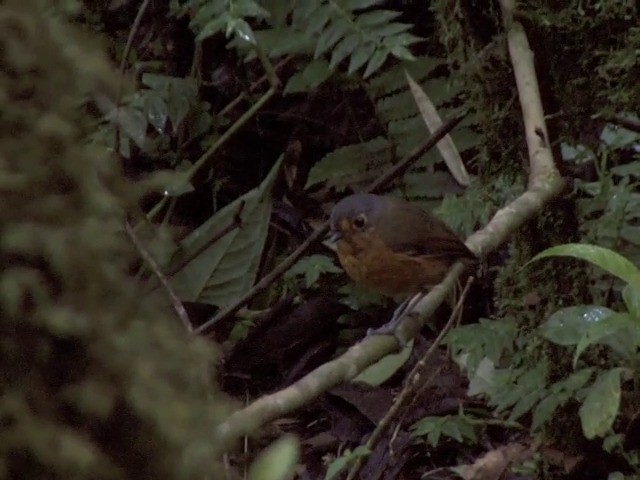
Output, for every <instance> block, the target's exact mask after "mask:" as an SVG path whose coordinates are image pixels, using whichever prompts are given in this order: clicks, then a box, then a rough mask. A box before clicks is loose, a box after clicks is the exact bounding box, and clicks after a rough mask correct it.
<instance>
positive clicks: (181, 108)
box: [168, 94, 190, 132]
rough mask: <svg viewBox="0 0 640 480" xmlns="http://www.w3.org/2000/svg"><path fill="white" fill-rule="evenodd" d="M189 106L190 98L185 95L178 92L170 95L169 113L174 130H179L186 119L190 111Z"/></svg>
mask: <svg viewBox="0 0 640 480" xmlns="http://www.w3.org/2000/svg"><path fill="white" fill-rule="evenodd" d="M189 107H190V104H189V98H187V97H186V96H185V95H180V94H177V95H170V96H169V105H168V115H169V120H171V125H172V126H173V131H174V132H176V131H178V128H179V127H180V124H181V123H182V120H184V117H186V116H187V113H189Z"/></svg>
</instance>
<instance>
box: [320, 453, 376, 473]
mask: <svg viewBox="0 0 640 480" xmlns="http://www.w3.org/2000/svg"><path fill="white" fill-rule="evenodd" d="M370 454H371V451H370V450H369V449H368V448H367V447H365V446H364V445H360V446H359V447H357V448H356V449H355V450H354V451H353V452H352V451H351V450H348V449H347V450H345V452H344V453H343V454H342V455H341V456H340V457H337V458H336V459H335V460H334V461H333V462H331V464H330V465H329V468H327V473H326V475H325V477H324V478H325V480H332V479H334V478H336V476H337V475H338V474H339V473H340V472H341V471H342V470H344V469H345V468H346V467H347V465H350V464H352V463H353V462H355V461H356V460H357V459H358V458H363V457H366V456H368V455H370Z"/></svg>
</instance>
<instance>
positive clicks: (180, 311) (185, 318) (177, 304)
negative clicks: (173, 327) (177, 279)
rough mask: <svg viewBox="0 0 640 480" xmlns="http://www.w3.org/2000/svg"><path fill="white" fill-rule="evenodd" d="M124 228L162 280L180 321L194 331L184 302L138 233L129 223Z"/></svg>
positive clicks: (152, 269)
mask: <svg viewBox="0 0 640 480" xmlns="http://www.w3.org/2000/svg"><path fill="white" fill-rule="evenodd" d="M124 228H125V230H126V231H127V234H128V235H129V237H130V238H131V241H132V242H133V244H134V245H135V247H136V248H137V249H138V252H140V255H141V256H142V258H143V259H144V261H145V262H147V265H149V268H151V271H152V272H153V273H154V274H155V276H156V277H158V280H160V283H161V284H162V286H163V287H164V289H165V290H166V292H167V294H168V295H169V298H170V299H171V303H172V305H173V309H174V310H175V311H176V314H177V315H178V318H179V319H180V321H181V322H182V323H183V324H184V326H185V327H187V330H189V331H190V332H191V331H193V327H192V325H191V321H190V320H189V315H187V311H186V310H185V309H184V305H182V302H181V301H180V299H179V298H178V296H177V295H176V293H175V292H174V291H173V289H172V288H171V285H169V282H168V281H167V279H166V277H165V276H164V275H163V274H162V271H161V270H160V267H159V266H158V264H157V263H156V262H155V260H154V259H153V257H152V256H151V254H150V253H149V251H148V250H147V249H146V248H145V247H144V245H143V244H142V242H141V241H140V239H139V238H138V236H137V235H136V232H135V231H134V229H133V227H132V226H131V225H130V224H129V222H125V224H124Z"/></svg>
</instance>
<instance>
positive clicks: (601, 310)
mask: <svg viewBox="0 0 640 480" xmlns="http://www.w3.org/2000/svg"><path fill="white" fill-rule="evenodd" d="M614 313H615V312H614V311H613V310H609V309H608V308H606V307H599V306H596V305H577V306H573V307H566V308H562V309H560V310H558V311H557V312H555V313H554V314H553V315H551V316H550V317H549V319H548V320H547V321H546V322H544V323H543V324H542V325H541V326H540V333H541V334H542V336H543V337H545V338H546V339H547V340H549V341H550V342H553V343H555V344H557V345H563V346H570V345H577V344H578V342H579V341H580V340H581V339H582V337H583V336H584V335H585V333H586V332H587V330H588V328H589V326H590V325H592V324H594V323H596V322H599V321H600V320H602V319H603V318H607V317H608V316H610V315H613V314H614Z"/></svg>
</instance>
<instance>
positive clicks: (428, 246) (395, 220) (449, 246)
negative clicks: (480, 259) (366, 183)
mask: <svg viewBox="0 0 640 480" xmlns="http://www.w3.org/2000/svg"><path fill="white" fill-rule="evenodd" d="M376 230H377V231H378V233H379V234H380V236H381V237H382V238H383V239H384V241H385V243H386V244H387V245H388V247H389V248H390V249H391V250H393V251H394V252H398V253H400V252H402V253H408V254H410V255H415V256H447V257H453V258H473V259H475V258H476V256H475V255H474V254H473V253H472V252H471V251H470V250H469V249H468V248H467V246H466V245H465V244H464V242H463V241H462V240H461V239H460V238H459V237H458V236H457V235H456V234H455V233H453V232H452V231H451V230H450V229H449V227H447V225H446V224H445V223H444V222H443V221H442V220H440V219H439V218H438V217H436V216H435V215H433V214H432V213H429V212H426V211H424V210H422V209H421V208H420V207H418V206H416V205H413V204H411V203H409V202H405V201H404V200H400V199H395V198H392V197H389V204H388V206H387V208H386V210H385V213H384V214H383V215H382V218H381V219H380V221H379V222H378V224H377V225H376Z"/></svg>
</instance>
